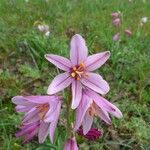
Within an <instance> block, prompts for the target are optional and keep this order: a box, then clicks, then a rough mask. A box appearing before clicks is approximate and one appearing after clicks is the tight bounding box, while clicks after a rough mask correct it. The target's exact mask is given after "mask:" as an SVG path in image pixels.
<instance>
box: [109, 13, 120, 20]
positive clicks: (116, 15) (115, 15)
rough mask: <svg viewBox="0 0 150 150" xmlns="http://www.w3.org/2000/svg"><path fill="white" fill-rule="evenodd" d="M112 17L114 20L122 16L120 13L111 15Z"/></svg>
mask: <svg viewBox="0 0 150 150" xmlns="http://www.w3.org/2000/svg"><path fill="white" fill-rule="evenodd" d="M111 16H112V18H113V19H115V18H118V17H119V16H120V13H117V12H114V13H112V14H111Z"/></svg>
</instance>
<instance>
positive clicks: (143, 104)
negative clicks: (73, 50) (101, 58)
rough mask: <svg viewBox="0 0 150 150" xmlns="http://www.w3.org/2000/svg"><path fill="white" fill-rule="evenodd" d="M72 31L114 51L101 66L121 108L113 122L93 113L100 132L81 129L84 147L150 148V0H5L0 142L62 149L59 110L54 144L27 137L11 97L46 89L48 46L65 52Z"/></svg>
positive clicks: (51, 71) (17, 149)
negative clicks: (90, 134) (92, 135)
mask: <svg viewBox="0 0 150 150" xmlns="http://www.w3.org/2000/svg"><path fill="white" fill-rule="evenodd" d="M114 12H116V13H117V14H118V16H114V15H113V14H112V13H114ZM116 18H117V19H118V18H119V20H116V21H115V19H116ZM75 33H79V34H81V35H82V36H83V37H84V38H85V39H86V42H87V45H88V49H89V53H90V54H93V53H97V52H101V51H104V50H110V51H111V57H110V59H109V60H108V61H107V63H106V64H105V65H104V66H103V67H101V68H100V69H99V70H98V72H99V73H100V74H101V75H102V76H103V77H104V78H105V79H106V80H107V81H108V83H109V84H110V87H111V90H110V92H109V93H108V94H107V96H106V97H107V99H109V100H110V101H111V102H113V103H115V104H116V105H117V106H118V107H119V109H120V110H121V111H122V113H123V115H124V117H123V118H122V119H120V120H119V119H116V118H112V119H113V126H111V127H109V126H107V125H106V124H104V123H103V122H101V121H100V119H95V122H94V126H96V127H98V128H99V129H100V130H102V131H103V137H101V138H99V139H98V140H97V141H94V142H93V141H88V140H86V139H84V138H83V137H80V136H78V137H77V141H78V143H79V146H80V149H81V150H100V149H102V150H103V149H104V150H128V149H132V150H149V149H150V1H149V0H122V1H121V0H112V1H110V0H109V1H107V0H72V1H70V0H57V1H56V0H0V150H49V149H52V150H53V149H54V150H62V146H63V142H64V137H65V130H64V126H63V123H62V122H64V121H65V120H63V119H62V118H61V119H60V124H59V125H58V127H57V130H56V137H55V143H54V145H52V144H51V143H50V140H49V138H47V140H46V142H45V143H44V144H38V142H37V139H36V138H34V139H33V140H32V141H31V142H30V143H28V144H26V145H24V144H22V139H18V138H16V137H15V132H16V131H17V130H18V128H17V127H18V125H19V124H20V122H21V116H22V114H17V113H16V112H15V109H14V108H15V106H14V105H13V104H12V102H11V98H12V97H13V96H16V95H33V94H34V95H40V94H45V93H46V90H47V87H48V85H49V84H50V82H51V80H52V78H53V77H54V76H55V75H57V73H58V72H57V71H58V70H57V69H56V68H55V66H53V65H52V64H50V63H49V62H47V61H46V60H45V58H44V54H45V53H53V54H58V55H62V56H65V57H68V56H69V42H70V38H71V37H72V35H74V34H75ZM62 115H63V114H62Z"/></svg>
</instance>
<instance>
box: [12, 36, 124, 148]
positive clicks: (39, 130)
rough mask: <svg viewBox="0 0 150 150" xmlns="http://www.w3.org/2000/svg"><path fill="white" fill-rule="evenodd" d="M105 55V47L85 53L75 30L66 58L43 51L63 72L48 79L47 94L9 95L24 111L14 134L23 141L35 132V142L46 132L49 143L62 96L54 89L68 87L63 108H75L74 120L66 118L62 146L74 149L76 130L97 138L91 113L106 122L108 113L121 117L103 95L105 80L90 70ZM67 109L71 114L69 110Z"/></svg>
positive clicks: (106, 88) (108, 118)
mask: <svg viewBox="0 0 150 150" xmlns="http://www.w3.org/2000/svg"><path fill="white" fill-rule="evenodd" d="M109 56H110V52H109V51H105V52H101V53H98V54H93V55H91V56H88V49H87V46H86V43H85V40H84V39H83V38H82V36H81V35H79V34H76V35H74V36H73V37H72V39H71V44H70V59H67V58H64V57H62V56H58V55H53V54H46V55H45V58H46V59H47V60H48V61H49V62H51V63H52V64H54V65H55V66H56V67H57V68H59V69H61V70H63V71H64V73H61V74H59V75H57V76H56V77H55V78H54V79H53V80H52V82H51V83H50V85H49V87H48V90H47V94H48V95H43V96H15V97H14V98H12V102H13V103H14V104H16V105H17V106H16V111H17V112H23V113H25V116H24V118H23V120H22V125H21V126H20V131H19V132H17V133H16V136H17V137H20V136H21V137H24V139H25V140H24V143H26V142H28V141H29V140H31V139H32V138H33V137H34V136H38V140H39V143H43V142H44V140H45V139H46V137H47V136H48V135H49V136H50V140H51V142H52V143H53V141H54V132H55V128H56V125H57V123H58V119H59V115H60V109H61V105H62V97H60V96H58V94H57V93H58V92H61V91H62V90H64V89H65V88H67V87H68V90H69V92H70V93H69V95H71V99H67V100H65V101H68V102H69V104H70V105H67V107H69V108H67V110H68V109H70V108H71V109H73V110H75V114H76V116H75V121H74V124H73V122H72V121H71V122H69V120H67V127H66V128H67V129H66V131H67V137H66V144H65V145H64V150H70V149H72V150H78V146H77V143H76V139H75V136H76V133H78V134H79V135H82V136H83V137H85V138H87V139H89V140H95V139H97V138H99V136H101V135H102V132H101V131H99V130H98V129H95V128H92V123H93V119H94V117H99V118H100V119H102V120H103V121H104V122H106V123H107V124H111V119H110V117H109V113H110V114H112V115H113V116H115V117H117V118H121V117H122V113H121V111H120V110H119V109H118V108H117V107H116V106H115V105H114V104H112V103H110V102H109V101H107V100H106V99H105V98H104V97H103V96H104V95H106V94H107V93H108V92H109V89H110V88H109V84H108V83H107V82H106V81H105V80H104V79H103V78H102V76H101V75H99V74H97V73H94V72H92V71H94V70H96V69H98V68H99V67H101V66H102V65H103V64H104V63H105V62H106V61H107V59H108V58H109ZM68 102H67V104H68ZM67 113H68V114H67V115H72V114H70V111H69V112H67ZM68 123H69V125H70V127H69V128H68ZM72 124H73V126H72Z"/></svg>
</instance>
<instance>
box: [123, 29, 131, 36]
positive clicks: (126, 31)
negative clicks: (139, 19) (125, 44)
mask: <svg viewBox="0 0 150 150" xmlns="http://www.w3.org/2000/svg"><path fill="white" fill-rule="evenodd" d="M124 33H125V34H126V35H127V36H131V35H132V32H131V30H129V29H125V30H124Z"/></svg>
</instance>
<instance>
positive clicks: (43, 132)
mask: <svg viewBox="0 0 150 150" xmlns="http://www.w3.org/2000/svg"><path fill="white" fill-rule="evenodd" d="M49 126H50V123H45V122H41V123H40V127H39V133H38V138H39V143H43V142H44V141H45V139H46V137H47V135H48V133H49Z"/></svg>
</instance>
